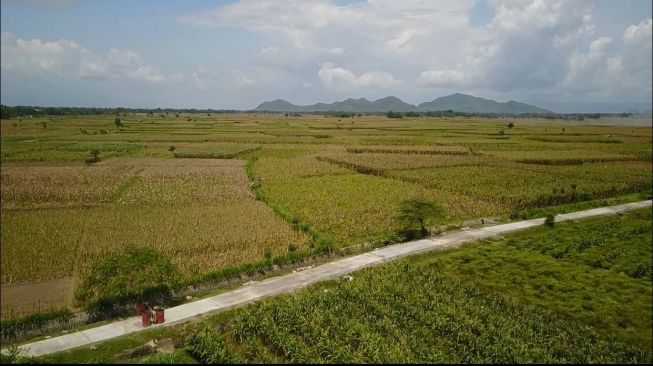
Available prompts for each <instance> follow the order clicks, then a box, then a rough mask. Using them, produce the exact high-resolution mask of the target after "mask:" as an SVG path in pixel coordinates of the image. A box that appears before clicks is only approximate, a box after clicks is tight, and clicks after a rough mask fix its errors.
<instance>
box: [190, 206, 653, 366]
mask: <svg viewBox="0 0 653 366" xmlns="http://www.w3.org/2000/svg"><path fill="white" fill-rule="evenodd" d="M650 224H651V210H650V209H646V210H641V211H636V212H633V213H630V214H627V215H624V216H620V217H603V218H595V219H590V220H587V221H581V222H569V223H563V224H556V226H555V227H554V228H548V227H541V228H537V229H533V230H529V231H526V232H522V233H518V234H513V235H510V236H509V237H508V238H506V239H502V240H499V241H495V242H491V243H472V244H468V245H465V246H463V247H462V248H459V249H454V250H450V251H447V252H439V253H433V254H425V255H421V256H416V257H412V258H409V259H404V260H401V261H399V262H396V263H392V264H387V265H384V266H382V267H378V268H373V269H366V270H362V271H359V272H355V273H353V274H352V276H353V280H352V281H348V280H346V279H340V280H334V281H330V282H326V283H322V284H318V285H314V286H311V287H309V288H307V289H304V290H301V291H299V292H298V293H296V294H290V295H283V296H280V297H278V298H275V299H269V300H265V301H262V302H260V303H257V304H254V305H249V306H247V307H245V308H241V309H237V310H233V311H230V312H228V313H226V314H220V315H218V316H215V317H213V318H212V319H210V320H208V321H206V322H205V323H204V324H203V325H202V326H200V327H198V329H197V330H195V331H194V333H193V335H192V337H191V338H190V342H189V351H190V353H191V354H193V355H194V356H195V357H196V358H197V359H198V360H199V361H202V362H208V363H231V362H253V363H267V362H274V363H285V362H293V363H294V362H300V363H302V362H308V363H322V362H326V363H559V362H562V363H611V362H615V363H650V362H651V360H652V359H651V348H650V345H651V305H652V304H651V281H652V278H651V268H652V265H651V255H652V252H651V226H650Z"/></svg>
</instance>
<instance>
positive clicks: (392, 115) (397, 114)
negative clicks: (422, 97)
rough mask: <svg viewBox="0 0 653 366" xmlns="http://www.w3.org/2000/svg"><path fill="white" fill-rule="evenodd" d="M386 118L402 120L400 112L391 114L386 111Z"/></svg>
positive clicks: (391, 112)
mask: <svg viewBox="0 0 653 366" xmlns="http://www.w3.org/2000/svg"><path fill="white" fill-rule="evenodd" d="M386 116H387V117H388V118H403V115H402V114H401V112H393V111H388V114H386Z"/></svg>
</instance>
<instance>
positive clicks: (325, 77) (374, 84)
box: [318, 62, 402, 89]
mask: <svg viewBox="0 0 653 366" xmlns="http://www.w3.org/2000/svg"><path fill="white" fill-rule="evenodd" d="M318 76H319V77H320V80H322V83H324V84H325V85H326V86H327V87H329V88H335V89H338V88H369V89H373V88H391V87H394V86H398V85H400V84H402V81H400V80H396V79H395V78H394V77H393V76H392V74H390V73H387V72H382V71H371V72H365V73H362V74H360V75H355V74H354V73H353V72H351V71H349V70H347V69H343V68H342V67H336V66H335V65H334V64H333V63H331V62H326V63H324V64H323V65H322V67H321V68H320V71H318Z"/></svg>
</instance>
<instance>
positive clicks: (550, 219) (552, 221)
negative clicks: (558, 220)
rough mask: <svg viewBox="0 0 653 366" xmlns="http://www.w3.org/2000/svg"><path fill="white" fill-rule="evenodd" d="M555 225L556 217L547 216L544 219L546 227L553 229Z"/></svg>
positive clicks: (552, 215)
mask: <svg viewBox="0 0 653 366" xmlns="http://www.w3.org/2000/svg"><path fill="white" fill-rule="evenodd" d="M554 224H555V215H554V214H547V215H546V219H544V225H546V226H548V227H553V225H554Z"/></svg>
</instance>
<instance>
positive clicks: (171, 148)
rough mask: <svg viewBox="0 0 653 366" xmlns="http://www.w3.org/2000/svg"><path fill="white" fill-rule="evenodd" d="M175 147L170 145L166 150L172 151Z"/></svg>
mask: <svg viewBox="0 0 653 366" xmlns="http://www.w3.org/2000/svg"><path fill="white" fill-rule="evenodd" d="M176 149H177V148H176V147H175V145H170V147H169V148H168V151H170V152H172V151H175V150H176Z"/></svg>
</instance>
